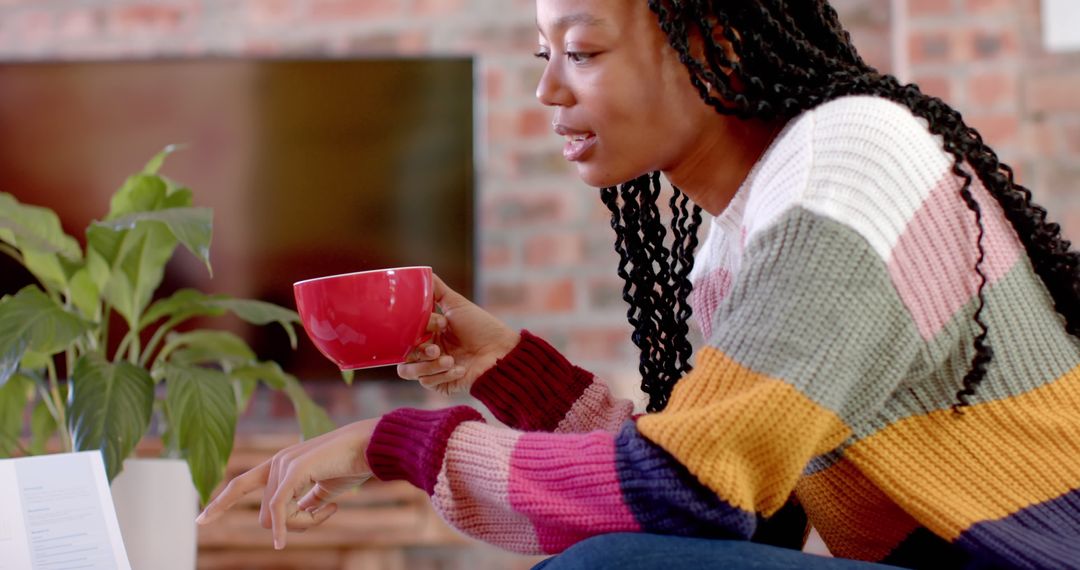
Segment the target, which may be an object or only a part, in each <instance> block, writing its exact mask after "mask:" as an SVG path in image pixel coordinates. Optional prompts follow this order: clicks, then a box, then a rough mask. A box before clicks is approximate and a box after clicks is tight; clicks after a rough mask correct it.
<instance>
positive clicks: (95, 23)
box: [56, 9, 102, 40]
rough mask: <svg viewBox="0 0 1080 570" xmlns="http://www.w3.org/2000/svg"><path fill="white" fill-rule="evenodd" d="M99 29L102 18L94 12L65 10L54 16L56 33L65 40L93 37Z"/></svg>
mask: <svg viewBox="0 0 1080 570" xmlns="http://www.w3.org/2000/svg"><path fill="white" fill-rule="evenodd" d="M101 27H102V18H101V17H100V14H99V13H98V12H97V11H96V10H90V9H75V10H65V11H63V12H59V13H58V14H57V15H56V32H57V34H59V35H60V36H61V37H62V38H64V39H66V40H75V39H82V38H86V37H90V36H93V35H94V34H96V33H98V31H100V30H101Z"/></svg>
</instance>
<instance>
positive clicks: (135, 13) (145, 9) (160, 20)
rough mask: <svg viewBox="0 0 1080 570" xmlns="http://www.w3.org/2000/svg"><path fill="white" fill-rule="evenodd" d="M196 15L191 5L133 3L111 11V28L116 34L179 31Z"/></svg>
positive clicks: (195, 10)
mask: <svg viewBox="0 0 1080 570" xmlns="http://www.w3.org/2000/svg"><path fill="white" fill-rule="evenodd" d="M196 16H197V9H195V8H194V7H193V6H190V5H170V4H132V5H128V6H119V7H117V8H114V9H113V10H112V11H110V12H109V29H110V30H111V31H112V32H113V33H115V34H128V33H141V34H146V33H163V32H164V33H168V32H177V31H179V30H180V29H181V28H182V27H184V24H185V23H187V22H188V21H190V20H191V19H193V18H194V17H196Z"/></svg>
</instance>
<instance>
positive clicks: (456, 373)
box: [450, 366, 465, 376]
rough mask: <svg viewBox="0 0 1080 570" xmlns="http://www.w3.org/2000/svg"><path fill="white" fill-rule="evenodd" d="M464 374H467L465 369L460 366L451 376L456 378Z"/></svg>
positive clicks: (452, 371) (451, 372)
mask: <svg viewBox="0 0 1080 570" xmlns="http://www.w3.org/2000/svg"><path fill="white" fill-rule="evenodd" d="M464 373H465V369H464V368H462V367H460V366H458V367H456V368H454V369H453V370H451V371H450V374H452V375H454V376H461V375H462V374H464Z"/></svg>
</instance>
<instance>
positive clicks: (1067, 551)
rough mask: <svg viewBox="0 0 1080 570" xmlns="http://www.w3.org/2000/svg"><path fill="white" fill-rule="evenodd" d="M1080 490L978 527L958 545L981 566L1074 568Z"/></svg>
mask: <svg viewBox="0 0 1080 570" xmlns="http://www.w3.org/2000/svg"><path fill="white" fill-rule="evenodd" d="M1078 513H1080V489H1078V490H1074V491H1070V492H1068V493H1065V494H1064V495H1061V496H1059V497H1057V498H1055V499H1051V500H1049V501H1046V502H1043V503H1039V504H1037V505H1033V506H1030V507H1027V508H1026V509H1022V510H1020V511H1018V512H1016V513H1013V514H1012V515H1009V516H1007V517H1005V518H1002V519H998V520H994V521H986V522H980V523H976V524H975V525H972V527H971V528H969V529H967V530H965V531H964V532H963V533H961V534H960V538H958V539H957V540H956V541H955V543H956V544H957V545H959V546H960V547H961V548H963V549H964V550H967V551H968V552H969V553H971V554H972V555H973V556H974V557H975V558H976V559H977V560H979V561H980V562H987V563H990V565H993V566H995V567H996V566H1007V567H1010V568H1012V567H1015V568H1075V567H1076V565H1077V563H1078V562H1080V516H1077V514H1078Z"/></svg>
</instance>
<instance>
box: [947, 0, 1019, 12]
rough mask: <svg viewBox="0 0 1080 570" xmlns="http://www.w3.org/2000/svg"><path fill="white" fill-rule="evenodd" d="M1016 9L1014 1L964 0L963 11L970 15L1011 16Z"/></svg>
mask: <svg viewBox="0 0 1080 570" xmlns="http://www.w3.org/2000/svg"><path fill="white" fill-rule="evenodd" d="M942 1H943V3H944V0H942ZM1016 8H1017V6H1016V0H964V11H965V12H967V13H970V14H979V15H982V14H1011V13H1014V12H1015V11H1016Z"/></svg>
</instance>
